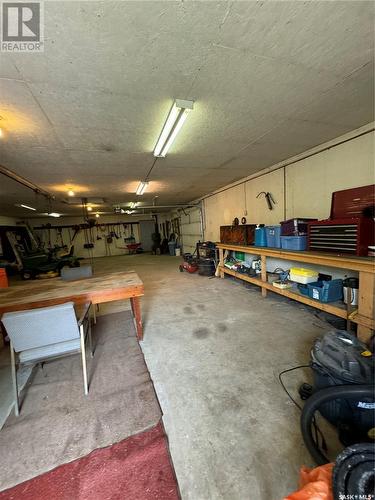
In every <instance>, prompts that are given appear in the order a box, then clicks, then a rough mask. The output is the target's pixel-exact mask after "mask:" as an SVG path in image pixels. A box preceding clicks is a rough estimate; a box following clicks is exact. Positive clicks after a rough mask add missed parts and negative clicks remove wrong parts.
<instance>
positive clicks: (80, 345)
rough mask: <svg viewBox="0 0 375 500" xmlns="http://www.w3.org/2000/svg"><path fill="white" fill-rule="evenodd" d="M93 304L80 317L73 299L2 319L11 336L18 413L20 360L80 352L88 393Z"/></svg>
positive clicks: (33, 359)
mask: <svg viewBox="0 0 375 500" xmlns="http://www.w3.org/2000/svg"><path fill="white" fill-rule="evenodd" d="M90 306H91V303H87V304H84V306H83V307H81V309H82V311H80V313H79V317H78V318H77V315H76V310H75V308H74V303H73V302H67V303H65V304H60V305H57V306H51V307H42V308H39V309H31V310H29V311H18V312H10V313H5V314H4V315H3V317H2V322H3V325H4V327H5V329H6V332H7V334H8V336H9V338H10V355H11V369H12V380H13V390H14V407H15V414H16V416H18V415H19V401H18V387H17V370H16V362H17V361H18V364H25V363H37V362H41V361H46V360H49V359H53V358H58V357H61V356H67V355H72V354H76V353H79V352H80V353H81V356H82V372H83V387H84V393H85V395H87V394H88V381H87V366H86V351H85V336H86V334H87V335H88V337H89V344H90V351H91V355H93V351H92V339H91V324H90V319H89V310H90ZM16 357H17V358H18V359H17V360H16Z"/></svg>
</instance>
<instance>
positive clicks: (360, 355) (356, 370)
mask: <svg viewBox="0 0 375 500" xmlns="http://www.w3.org/2000/svg"><path fill="white" fill-rule="evenodd" d="M310 366H311V369H312V372H313V379H314V385H313V386H310V385H308V384H302V386H301V387H300V389H299V392H300V396H301V398H302V399H305V400H306V402H305V405H304V407H303V409H302V414H301V432H302V436H303V440H304V442H305V445H306V447H307V449H308V451H309V452H310V454H311V456H312V457H313V459H314V460H315V462H316V463H317V464H318V465H323V464H325V463H328V461H329V460H328V458H327V457H326V456H325V454H324V453H323V451H322V449H321V446H320V445H319V434H321V432H320V430H319V429H317V424H316V420H315V413H316V412H317V411H318V412H319V413H320V414H321V415H322V416H323V417H324V418H325V419H326V420H328V422H330V423H331V424H332V425H333V426H334V427H336V428H337V431H338V437H339V439H340V441H341V443H342V444H343V446H344V447H345V450H344V452H343V453H342V454H341V455H339V457H338V458H337V459H336V465H335V469H334V479H335V481H334V485H333V486H334V493H335V491H340V494H342V493H343V491H344V490H343V489H342V488H343V486H342V485H343V484H344V483H345V481H346V482H347V485H349V483H350V481H351V484H352V486H353V484H354V487H353V488H354V490H355V491H356V494H359V493H360V494H366V493H368V492H370V491H373V487H374V479H375V386H374V370H375V356H374V354H373V353H372V352H371V351H370V350H369V348H368V347H367V346H366V344H364V343H363V342H361V341H359V340H358V339H357V338H356V337H355V335H353V334H352V333H349V332H347V331H343V330H335V331H331V332H328V333H326V334H325V335H324V336H323V337H322V338H318V339H316V340H315V342H314V344H313V347H312V350H311V363H310ZM318 431H319V432H318ZM323 441H324V439H323ZM323 449H324V446H323ZM353 450H354V451H353ZM359 450H360V451H359ZM343 457H344V458H343ZM348 464H349V465H348ZM344 476H345V478H346V479H345V478H344ZM343 481H344V483H343ZM338 484H340V485H341V486H340V488H339V489H337V488H336V486H337V485H338ZM348 488H349V486H348ZM354 490H353V489H348V490H345V493H349V491H350V492H351V493H352V492H353V491H354ZM334 497H335V498H339V495H338V494H337V495H336V494H335V495H334Z"/></svg>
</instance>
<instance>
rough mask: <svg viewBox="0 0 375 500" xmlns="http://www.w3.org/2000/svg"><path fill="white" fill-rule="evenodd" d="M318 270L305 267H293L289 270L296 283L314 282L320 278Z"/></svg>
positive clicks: (291, 278) (290, 277) (292, 279)
mask: <svg viewBox="0 0 375 500" xmlns="http://www.w3.org/2000/svg"><path fill="white" fill-rule="evenodd" d="M318 276H319V273H318V271H312V270H311V269H304V268H303V267H291V268H290V270H289V279H290V280H291V281H295V282H296V283H302V284H304V285H306V284H307V283H313V282H314V281H317V280H318Z"/></svg>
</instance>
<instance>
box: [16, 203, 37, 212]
mask: <svg viewBox="0 0 375 500" xmlns="http://www.w3.org/2000/svg"><path fill="white" fill-rule="evenodd" d="M18 206H20V207H22V208H27V210H34V212H35V210H36V208H34V207H29V205H23V204H22V203H21V204H20V205H18Z"/></svg>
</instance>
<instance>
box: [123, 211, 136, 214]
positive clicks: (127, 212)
mask: <svg viewBox="0 0 375 500" xmlns="http://www.w3.org/2000/svg"><path fill="white" fill-rule="evenodd" d="M135 212H136V210H125V213H126V214H128V215H131V214H134V213H135Z"/></svg>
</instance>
